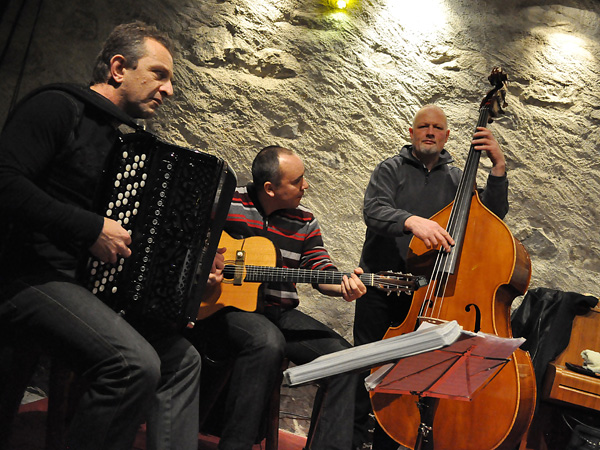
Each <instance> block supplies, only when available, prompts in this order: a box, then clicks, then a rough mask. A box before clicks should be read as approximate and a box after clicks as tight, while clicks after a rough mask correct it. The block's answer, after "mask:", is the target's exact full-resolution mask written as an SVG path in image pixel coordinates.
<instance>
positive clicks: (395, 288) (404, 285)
mask: <svg viewBox="0 0 600 450" xmlns="http://www.w3.org/2000/svg"><path fill="white" fill-rule="evenodd" d="M428 283H429V281H427V279H426V278H425V277H423V276H418V275H410V274H403V273H398V272H378V273H377V275H376V277H375V280H374V283H373V285H374V286H375V287H376V288H377V289H379V290H382V291H385V292H387V293H392V292H396V293H397V294H400V292H408V293H412V292H414V291H416V290H417V289H420V288H422V287H423V286H427V284H428Z"/></svg>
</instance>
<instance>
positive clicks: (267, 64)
mask: <svg viewBox="0 0 600 450" xmlns="http://www.w3.org/2000/svg"><path fill="white" fill-rule="evenodd" d="M29 3H32V2H29ZM414 3H415V2H409V4H406V3H405V2H400V1H398V0H378V1H376V0H356V1H355V2H354V3H352V4H351V6H350V8H349V9H348V11H347V12H345V13H340V12H334V11H332V10H330V9H329V8H328V7H326V6H325V5H324V3H323V2H320V1H318V0H206V1H202V0H160V1H158V0H129V1H127V2H122V1H116V0H78V1H70V0H44V1H43V3H41V9H40V10H39V16H38V20H37V22H36V26H35V34H34V35H33V39H32V41H31V46H30V50H29V53H28V57H27V59H26V65H25V67H24V72H23V74H22V76H20V70H21V65H22V64H23V56H24V54H25V48H26V47H27V43H28V39H29V35H30V32H31V30H32V28H33V23H34V20H33V19H34V17H35V13H36V6H34V5H29V4H28V5H27V6H26V8H25V10H24V12H23V15H21V16H20V18H19V19H18V21H17V26H16V28H15V34H14V38H13V39H12V40H11V41H10V43H9V44H10V45H9V46H8V49H7V53H6V54H5V57H4V60H3V61H2V65H1V66H0V74H1V75H2V80H3V81H4V89H3V90H2V92H1V93H0V99H1V100H2V101H0V120H1V121H3V120H4V118H5V116H6V112H7V109H8V105H9V104H10V100H11V98H12V96H13V91H14V90H15V89H16V88H17V87H18V89H19V94H18V96H19V97H20V96H22V95H23V94H25V93H26V92H27V91H29V90H30V89H31V88H34V87H36V86H39V85H41V84H45V83H48V82H55V81H74V82H86V81H87V80H88V78H89V73H90V71H91V65H92V61H93V58H94V56H95V54H96V53H97V51H98V50H99V48H100V45H101V42H102V41H103V40H104V38H105V37H106V35H107V34H108V33H109V31H110V30H111V29H112V28H113V26H114V25H116V24H118V23H121V22H124V21H129V20H132V19H142V20H145V21H148V22H151V23H155V24H157V25H158V26H159V27H160V28H162V29H163V30H165V31H168V32H169V33H170V35H171V36H172V37H173V38H174V40H175V42H176V45H177V53H178V54H177V56H176V67H175V70H176V86H175V88H176V94H175V96H174V98H173V99H172V100H171V101H170V102H169V103H168V104H167V105H166V106H164V107H163V110H162V112H161V113H160V114H159V116H158V117H157V118H156V120H153V121H152V122H151V123H149V128H150V129H152V130H153V131H155V132H156V133H158V134H159V135H161V136H162V137H163V138H165V139H167V140H170V141H172V142H174V143H177V144H180V145H184V146H189V147H194V148H198V149H201V150H204V151H206V152H209V153H213V154H216V155H219V156H221V157H223V158H224V159H226V160H227V161H228V162H229V163H230V164H231V165H232V166H233V167H234V168H235V170H236V172H237V174H238V178H239V181H240V182H245V181H247V180H248V178H249V166H250V163H251V161H252V159H253V156H254V154H255V153H256V151H257V150H258V149H260V148H262V147H263V146H264V145H267V144H272V143H279V144H281V145H283V146H287V147H290V148H292V149H294V150H296V151H297V152H298V153H299V154H300V155H301V157H302V158H303V159H304V161H305V164H306V168H307V178H308V181H309V183H310V189H309V191H308V193H307V195H306V197H305V201H304V203H305V204H306V205H307V206H309V207H311V208H312V209H313V210H314V211H315V213H316V214H317V216H318V217H319V218H320V221H321V225H322V228H323V232H324V236H325V243H326V245H327V246H328V247H329V249H330V251H331V253H332V255H333V257H334V259H335V260H336V262H337V263H338V266H339V267H340V268H342V269H344V270H351V269H352V268H353V267H355V266H356V265H357V263H358V259H359V256H360V249H361V246H362V241H363V236H364V231H365V227H364V224H363V221H362V213H361V208H362V196H363V192H364V189H365V186H366V184H367V182H368V179H369V176H370V173H371V171H372V169H373V168H374V166H375V165H376V164H377V163H378V162H379V161H381V160H382V159H384V158H386V157H389V156H391V155H393V154H395V153H396V152H397V151H398V150H399V148H400V147H401V146H402V145H403V144H404V143H406V142H407V141H408V138H409V136H408V127H409V124H410V121H411V119H412V116H413V115H414V113H415V111H416V110H417V109H418V108H419V106H420V105H422V104H425V103H431V102H435V103H437V104H439V105H440V106H442V107H443V108H444V109H445V110H446V112H447V114H448V117H449V123H450V127H451V135H450V141H449V143H448V145H447V148H448V150H449V151H450V152H451V153H452V154H453V156H454V157H455V159H456V161H457V162H456V163H457V164H458V165H459V166H461V167H462V165H463V164H464V160H465V156H466V153H467V151H468V148H469V142H470V136H471V134H472V132H473V129H474V126H475V123H476V122H477V117H478V106H479V102H480V100H481V98H482V97H483V95H484V94H485V92H486V91H487V90H488V89H489V85H488V83H487V76H488V74H489V72H490V69H491V68H492V67H493V66H502V67H503V68H504V69H505V71H506V72H507V73H508V74H509V77H510V81H511V82H510V84H509V89H508V98H507V101H508V103H509V106H508V107H507V108H506V114H505V115H504V116H503V117H501V118H499V119H498V120H496V121H495V122H494V124H492V125H491V128H492V129H493V131H494V133H495V135H496V137H497V138H498V140H499V142H500V144H501V146H502V148H503V149H504V151H505V154H506V157H507V161H508V169H509V180H510V194H509V195H510V197H509V200H510V205H511V210H510V212H509V214H508V216H507V217H506V219H505V221H506V223H507V224H508V226H509V227H510V228H511V230H512V231H513V233H514V234H515V236H516V237H517V238H518V239H520V240H521V241H522V242H523V243H524V245H525V246H526V247H527V249H528V250H529V252H530V255H531V259H532V263H533V274H532V280H531V285H530V287H532V288H533V287H551V288H556V289H561V290H573V291H578V292H589V293H592V294H594V295H600V289H599V288H598V272H599V271H600V243H599V238H598V231H599V227H598V223H599V222H600V214H599V210H598V206H597V205H598V201H599V200H600V195H599V191H600V164H599V162H598V161H599V159H598V155H597V152H598V150H599V149H600V133H598V125H599V123H600V106H599V105H600V101H599V100H600V90H599V89H600V88H599V87H598V86H600V83H599V81H600V64H599V56H600V44H599V42H598V41H599V37H600V32H599V27H600V20H599V19H600V17H599V15H600V2H598V1H592V0H556V1H549V0H541V1H533V0H502V1H499V0H421V1H420V2H416V3H418V6H419V8H420V9H419V10H415V9H411V7H410V6H409V5H410V4H414ZM20 4H21V1H20V0H12V1H11V2H10V3H9V5H8V7H7V9H6V10H5V13H4V15H3V17H2V25H1V28H0V39H2V41H0V42H1V43H2V45H4V44H5V43H6V42H7V41H8V38H7V36H8V35H9V31H10V29H11V27H12V25H13V22H15V21H16V19H15V18H16V17H17V10H18V7H19V6H20ZM481 166H482V169H481V170H480V173H479V177H478V181H479V182H480V183H483V182H484V180H485V176H486V172H487V170H486V169H487V168H489V166H490V165H489V162H488V161H487V159H485V158H483V159H482V163H481ZM301 293H302V308H303V309H304V310H306V311H308V312H310V313H311V314H314V315H315V316H316V317H317V318H319V319H321V320H322V321H324V322H325V323H327V324H329V325H331V326H332V327H334V328H335V329H336V330H338V331H339V332H340V333H341V334H342V335H344V336H345V337H347V338H348V339H349V340H351V339H352V320H353V309H354V308H353V306H352V305H348V304H345V302H343V301H342V300H339V299H337V300H336V299H328V298H326V297H323V296H321V295H319V294H318V293H316V291H313V290H312V289H310V288H307V287H305V286H303V287H302V288H301Z"/></svg>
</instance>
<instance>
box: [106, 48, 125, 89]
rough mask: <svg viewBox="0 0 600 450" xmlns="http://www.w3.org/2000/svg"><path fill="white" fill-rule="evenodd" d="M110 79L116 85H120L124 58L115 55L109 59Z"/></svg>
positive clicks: (123, 75)
mask: <svg viewBox="0 0 600 450" xmlns="http://www.w3.org/2000/svg"><path fill="white" fill-rule="evenodd" d="M110 77H111V78H112V79H113V80H114V81H115V82H116V83H122V82H123V78H124V77H125V57H124V56H123V55H115V56H113V57H112V58H111V59H110Z"/></svg>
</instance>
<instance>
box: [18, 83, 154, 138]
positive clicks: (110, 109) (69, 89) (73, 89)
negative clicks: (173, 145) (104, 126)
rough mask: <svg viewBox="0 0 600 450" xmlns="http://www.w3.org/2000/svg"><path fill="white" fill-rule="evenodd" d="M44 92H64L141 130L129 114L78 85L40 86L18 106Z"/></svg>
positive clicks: (57, 84) (55, 84)
mask: <svg viewBox="0 0 600 450" xmlns="http://www.w3.org/2000/svg"><path fill="white" fill-rule="evenodd" d="M45 91H62V92H66V93H68V94H71V95H72V96H73V97H75V98H77V99H78V100H80V101H82V102H83V103H85V104H86V105H91V106H94V107H96V108H98V109H100V110H101V111H103V112H104V113H106V114H108V115H111V116H113V117H114V118H115V119H117V120H118V121H119V122H121V123H124V124H126V125H128V126H130V127H131V128H133V129H135V130H137V131H140V130H142V129H143V127H142V126H140V125H139V124H138V123H136V122H135V120H133V118H132V117H131V116H130V115H129V114H126V113H125V112H124V111H123V110H122V109H120V108H119V107H118V106H117V105H115V104H114V103H113V102H111V101H110V100H108V99H107V98H106V97H104V96H103V95H100V94H98V93H97V92H94V91H93V90H91V89H90V88H88V87H85V86H82V85H79V84H72V83H53V84H48V85H45V86H42V87H39V88H37V89H34V90H33V91H31V92H30V93H29V94H27V95H26V96H25V97H23V99H21V100H20V101H19V104H21V103H23V102H25V101H27V100H28V99H30V98H32V97H34V96H35V95H37V94H39V93H41V92H45ZM16 108H18V105H17V107H15V109H16Z"/></svg>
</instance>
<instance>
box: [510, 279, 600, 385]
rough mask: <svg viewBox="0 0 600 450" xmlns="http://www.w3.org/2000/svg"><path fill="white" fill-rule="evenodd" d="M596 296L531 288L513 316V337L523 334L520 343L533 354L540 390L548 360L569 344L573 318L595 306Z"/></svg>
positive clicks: (532, 358) (534, 368) (522, 347)
mask: <svg viewBox="0 0 600 450" xmlns="http://www.w3.org/2000/svg"><path fill="white" fill-rule="evenodd" d="M596 303H598V299H597V298H596V297H592V296H588V295H583V294H578V293H576V292H564V291H559V290H555V289H549V288H537V289H531V290H529V291H528V292H527V294H526V295H525V297H524V298H523V302H522V303H521V305H520V306H519V307H518V308H517V309H516V310H515V311H514V312H513V314H512V316H511V325H512V332H513V336H514V337H524V338H525V339H527V341H526V342H525V343H524V344H523V345H522V346H521V349H522V350H526V351H528V352H529V354H530V355H531V360H532V362H533V370H534V372H535V376H536V381H537V387H538V392H540V388H541V383H542V380H543V379H544V374H545V373H546V367H547V366H548V363H549V362H550V361H552V360H553V359H555V358H556V357H557V356H558V355H559V354H560V353H561V352H562V351H563V350H564V349H565V348H567V345H569V340H570V338H571V329H572V327H573V319H574V318H575V316H577V315H583V314H586V313H587V312H588V311H589V310H590V308H593V307H594V306H595V305H596Z"/></svg>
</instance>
